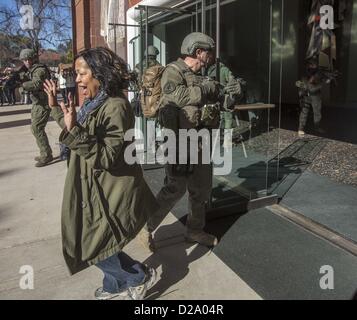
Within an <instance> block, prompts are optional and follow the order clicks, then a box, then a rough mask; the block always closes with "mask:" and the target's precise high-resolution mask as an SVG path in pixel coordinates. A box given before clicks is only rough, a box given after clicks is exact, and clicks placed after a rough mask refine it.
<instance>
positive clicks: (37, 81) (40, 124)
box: [19, 49, 53, 167]
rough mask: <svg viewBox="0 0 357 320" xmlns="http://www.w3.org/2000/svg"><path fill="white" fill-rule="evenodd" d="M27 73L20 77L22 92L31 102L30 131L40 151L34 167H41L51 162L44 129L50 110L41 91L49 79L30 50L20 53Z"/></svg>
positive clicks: (43, 66) (46, 70) (45, 96)
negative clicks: (26, 94)
mask: <svg viewBox="0 0 357 320" xmlns="http://www.w3.org/2000/svg"><path fill="white" fill-rule="evenodd" d="M19 59H20V60H22V61H23V63H24V65H25V66H26V68H27V70H28V71H27V72H26V73H23V74H22V75H21V78H22V88H23V90H25V91H27V92H30V97H31V101H32V109H31V131H32V133H33V135H34V137H35V139H36V142H37V145H38V147H39V149H40V155H39V156H37V157H35V161H37V162H36V164H35V166H36V167H43V166H45V165H47V164H48V163H49V162H51V161H52V160H53V157H52V150H51V147H50V145H49V142H48V138H47V135H46V132H45V127H46V124H47V122H48V118H49V116H50V113H51V110H50V108H49V106H48V100H47V95H46V93H45V92H44V90H43V83H44V82H45V80H46V79H50V72H49V70H48V68H47V67H46V66H45V65H43V64H40V63H39V61H38V55H37V53H36V52H35V51H34V50H32V49H23V50H22V51H21V53H20V57H19Z"/></svg>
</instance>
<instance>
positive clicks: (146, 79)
mask: <svg viewBox="0 0 357 320" xmlns="http://www.w3.org/2000/svg"><path fill="white" fill-rule="evenodd" d="M164 70H165V67H163V66H160V65H156V66H152V67H150V68H147V69H146V70H145V72H144V74H143V77H142V87H141V97H140V102H141V110H142V112H143V115H144V117H146V118H156V117H157V115H158V111H159V103H160V99H161V77H162V74H163V72H164Z"/></svg>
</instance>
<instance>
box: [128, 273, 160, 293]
mask: <svg viewBox="0 0 357 320" xmlns="http://www.w3.org/2000/svg"><path fill="white" fill-rule="evenodd" d="M156 281H157V273H156V270H155V269H153V268H148V269H147V273H146V278H145V280H144V283H143V284H141V285H139V286H137V287H129V288H128V293H129V297H130V300H144V298H145V295H146V292H147V291H148V290H149V289H150V288H152V287H153V286H154V284H155V283H156Z"/></svg>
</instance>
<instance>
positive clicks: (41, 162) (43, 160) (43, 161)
mask: <svg viewBox="0 0 357 320" xmlns="http://www.w3.org/2000/svg"><path fill="white" fill-rule="evenodd" d="M52 160H53V157H52V155H49V156H46V157H40V158H39V160H38V161H37V162H36V164H35V167H37V168H40V167H44V166H46V165H47V164H48V163H50V162H51V161H52Z"/></svg>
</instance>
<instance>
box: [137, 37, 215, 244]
mask: <svg viewBox="0 0 357 320" xmlns="http://www.w3.org/2000/svg"><path fill="white" fill-rule="evenodd" d="M213 47H214V41H213V39H212V38H210V37H208V36H207V35H205V34H203V33H198V32H194V33H191V34H189V35H188V36H186V38H185V39H184V41H183V42H182V46H181V54H182V55H185V56H191V57H193V58H194V59H198V58H196V56H195V53H196V50H197V49H202V50H203V51H204V50H212V49H213ZM206 57H207V56H206ZM161 88H162V100H161V106H160V108H159V119H160V113H161V111H162V110H165V108H167V109H173V110H177V113H176V114H177V119H176V121H177V123H178V127H181V125H182V122H181V113H182V111H185V108H188V109H189V110H190V111H189V113H191V111H192V110H193V111H192V113H195V111H194V110H197V109H200V108H201V107H203V106H204V105H205V104H206V103H207V102H214V100H216V101H217V97H218V95H219V84H218V83H216V82H214V81H212V80H209V79H203V77H202V76H201V75H198V74H196V73H194V72H193V71H192V70H191V69H190V68H189V67H188V66H187V64H186V63H185V61H184V60H182V59H178V60H177V61H176V62H174V63H172V64H170V65H168V66H167V67H166V68H165V71H164V72H163V75H162V78H161ZM174 114H175V112H174ZM202 115H203V113H202ZM218 118H219V114H218ZM184 123H185V125H183V128H185V129H187V127H186V124H187V123H186V122H184ZM188 123H190V121H188ZM191 125H192V128H194V122H193V123H191ZM197 129H200V128H199V127H197V128H196V130H197ZM192 130H194V129H192ZM177 140H178V139H177ZM200 149H201V148H200V146H199V151H198V164H189V162H188V164H177V165H174V164H167V165H165V172H166V177H165V185H164V187H163V188H162V189H161V190H160V192H159V193H158V195H157V196H156V199H157V201H158V203H159V204H160V208H159V210H158V211H156V212H155V213H154V214H153V215H152V216H150V217H149V221H148V223H147V226H146V228H145V229H144V230H143V231H142V232H141V234H140V235H139V240H140V241H141V242H142V243H143V244H144V246H146V247H148V248H149V249H150V250H151V251H153V250H154V248H155V247H154V242H153V238H152V235H151V233H152V231H154V230H155V229H156V227H157V226H158V225H159V224H160V222H161V220H162V219H163V218H164V217H165V216H166V215H167V213H168V212H169V211H170V210H171V209H172V208H173V207H174V205H175V204H176V203H177V202H178V201H179V200H180V199H181V198H182V196H183V195H184V194H185V193H186V190H188V193H189V207H190V212H189V214H188V218H187V222H186V226H187V232H186V235H185V237H186V240H187V241H190V242H198V243H201V244H203V245H207V246H214V245H216V244H217V239H216V237H214V236H212V235H210V234H207V233H205V232H204V231H203V228H204V226H205V205H206V203H207V201H208V200H209V196H210V193H211V189H212V165H211V164H203V163H202V150H200ZM177 155H178V154H177ZM188 157H190V154H188Z"/></svg>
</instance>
